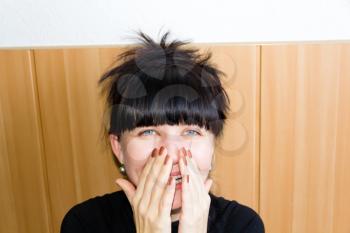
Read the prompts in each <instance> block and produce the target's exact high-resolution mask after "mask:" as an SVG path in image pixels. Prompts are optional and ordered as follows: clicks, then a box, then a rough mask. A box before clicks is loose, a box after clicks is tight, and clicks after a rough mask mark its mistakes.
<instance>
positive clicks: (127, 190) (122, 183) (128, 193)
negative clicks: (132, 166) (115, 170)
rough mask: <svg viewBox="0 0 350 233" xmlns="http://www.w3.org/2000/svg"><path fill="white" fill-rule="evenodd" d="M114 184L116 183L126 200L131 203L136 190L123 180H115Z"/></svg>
mask: <svg viewBox="0 0 350 233" xmlns="http://www.w3.org/2000/svg"><path fill="white" fill-rule="evenodd" d="M115 183H117V184H118V185H119V186H120V188H121V189H122V190H123V191H124V193H125V195H126V197H127V198H128V200H129V202H130V203H132V200H133V197H134V196H135V192H136V189H135V187H134V185H133V184H132V183H131V182H130V181H128V180H126V179H123V178H118V179H116V181H115Z"/></svg>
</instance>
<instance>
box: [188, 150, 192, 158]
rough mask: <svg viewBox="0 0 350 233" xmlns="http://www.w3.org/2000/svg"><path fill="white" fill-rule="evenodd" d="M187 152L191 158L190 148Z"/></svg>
mask: <svg viewBox="0 0 350 233" xmlns="http://www.w3.org/2000/svg"><path fill="white" fill-rule="evenodd" d="M187 154H188V156H189V157H190V158H192V153H191V151H190V150H187Z"/></svg>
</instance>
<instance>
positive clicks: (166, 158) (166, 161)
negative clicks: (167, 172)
mask: <svg viewBox="0 0 350 233" xmlns="http://www.w3.org/2000/svg"><path fill="white" fill-rule="evenodd" d="M168 160H169V155H166V156H165V160H164V165H166V164H167V163H168Z"/></svg>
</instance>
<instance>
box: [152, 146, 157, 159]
mask: <svg viewBox="0 0 350 233" xmlns="http://www.w3.org/2000/svg"><path fill="white" fill-rule="evenodd" d="M156 150H157V149H156V148H154V149H153V150H152V154H151V156H152V157H153V158H154V157H155V156H156Z"/></svg>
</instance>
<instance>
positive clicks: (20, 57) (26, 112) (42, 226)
mask: <svg viewBox="0 0 350 233" xmlns="http://www.w3.org/2000/svg"><path fill="white" fill-rule="evenodd" d="M33 60H34V59H33V54H32V52H30V51H28V50H17V51H10V50H8V51H5V50H4V51H0V93H1V94H0V152H1V153H0V174H1V175H0V185H1V192H0V206H1V211H0V232H2V233H40V232H42V233H47V232H52V230H51V216H50V202H49V195H48V189H47V182H46V177H47V176H46V168H45V158H44V153H43V144H42V133H41V125H40V114H39V105H38V98H37V91H36V81H35V70H34V63H33Z"/></svg>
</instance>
